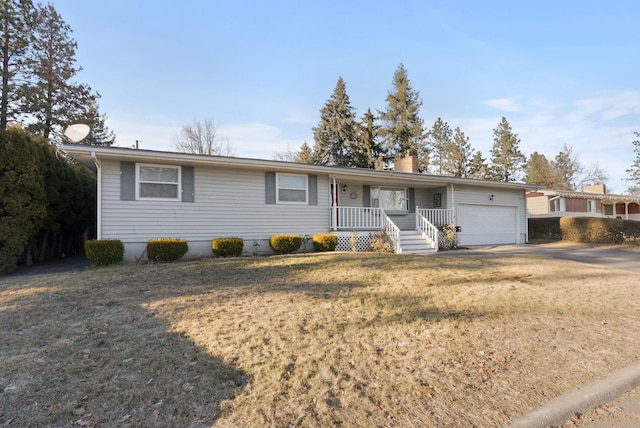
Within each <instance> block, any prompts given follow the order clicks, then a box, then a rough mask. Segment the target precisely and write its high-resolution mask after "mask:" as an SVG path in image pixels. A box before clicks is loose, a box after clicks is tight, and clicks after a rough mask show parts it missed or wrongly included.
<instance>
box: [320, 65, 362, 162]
mask: <svg viewBox="0 0 640 428" xmlns="http://www.w3.org/2000/svg"><path fill="white" fill-rule="evenodd" d="M355 137H356V134H355V111H354V109H353V107H351V102H350V101H349V96H348V95H347V87H346V84H345V82H344V80H343V79H342V77H339V78H338V82H337V83H336V87H335V89H334V90H333V94H332V95H331V97H330V98H329V99H328V100H327V102H326V103H325V105H324V107H322V109H320V123H319V124H318V126H316V127H314V128H313V138H314V140H315V145H314V163H317V164H321V165H340V166H352V165H353V164H354V159H353V145H354V141H355Z"/></svg>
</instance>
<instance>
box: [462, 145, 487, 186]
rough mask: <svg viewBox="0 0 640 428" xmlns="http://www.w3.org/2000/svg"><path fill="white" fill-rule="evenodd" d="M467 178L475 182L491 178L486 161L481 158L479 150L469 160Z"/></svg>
mask: <svg viewBox="0 0 640 428" xmlns="http://www.w3.org/2000/svg"><path fill="white" fill-rule="evenodd" d="M467 177H468V178H474V179H476V180H490V179H491V178H492V177H491V171H490V168H489V165H488V164H487V160H486V159H485V158H483V157H482V152H481V151H480V150H478V151H476V152H475V153H474V155H473V156H472V157H471V159H470V160H469V172H468V175H467Z"/></svg>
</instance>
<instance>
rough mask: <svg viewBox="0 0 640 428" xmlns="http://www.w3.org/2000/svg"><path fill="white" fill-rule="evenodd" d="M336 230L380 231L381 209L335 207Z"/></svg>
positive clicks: (381, 223)
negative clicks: (336, 217)
mask: <svg viewBox="0 0 640 428" xmlns="http://www.w3.org/2000/svg"><path fill="white" fill-rule="evenodd" d="M335 208H336V214H337V216H338V224H337V227H338V229H348V230H380V229H382V228H383V225H384V223H383V212H382V209H381V208H362V207H335Z"/></svg>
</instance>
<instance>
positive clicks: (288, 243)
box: [269, 235, 302, 254]
mask: <svg viewBox="0 0 640 428" xmlns="http://www.w3.org/2000/svg"><path fill="white" fill-rule="evenodd" d="M301 245H302V238H301V237H300V236H299V235H273V236H272V237H271V238H269V246H270V247H271V249H272V250H273V251H275V252H276V253H277V254H288V253H293V252H295V251H298V249H299V248H300V246H301Z"/></svg>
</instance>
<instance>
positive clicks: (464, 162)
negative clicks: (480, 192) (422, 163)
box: [442, 127, 473, 177]
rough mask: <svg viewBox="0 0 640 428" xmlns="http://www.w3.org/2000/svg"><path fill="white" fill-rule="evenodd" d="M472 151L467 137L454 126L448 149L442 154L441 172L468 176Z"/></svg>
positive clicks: (456, 175) (455, 175)
mask: <svg viewBox="0 0 640 428" xmlns="http://www.w3.org/2000/svg"><path fill="white" fill-rule="evenodd" d="M472 156H473V152H472V150H471V144H470V143H469V137H467V136H466V135H464V132H462V131H461V130H460V128H459V127H456V129H455V131H454V132H453V139H452V141H451V147H450V149H449V150H448V151H447V152H446V153H445V154H444V159H443V162H442V173H443V174H447V175H452V176H454V177H469V174H470V167H471V159H472Z"/></svg>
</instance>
